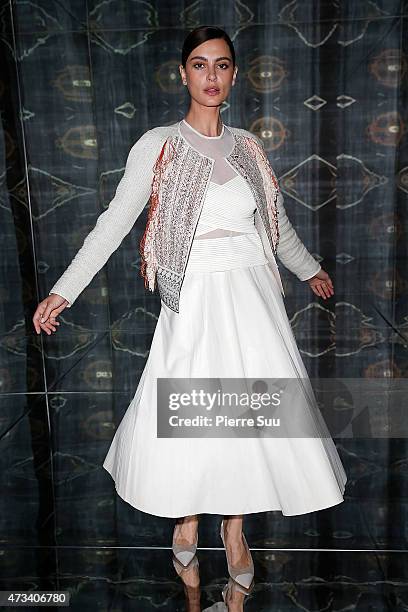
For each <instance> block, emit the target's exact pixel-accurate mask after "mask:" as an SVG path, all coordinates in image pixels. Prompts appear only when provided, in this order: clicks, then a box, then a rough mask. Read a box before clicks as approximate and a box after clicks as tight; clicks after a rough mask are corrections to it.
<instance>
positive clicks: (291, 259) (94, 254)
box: [49, 125, 321, 307]
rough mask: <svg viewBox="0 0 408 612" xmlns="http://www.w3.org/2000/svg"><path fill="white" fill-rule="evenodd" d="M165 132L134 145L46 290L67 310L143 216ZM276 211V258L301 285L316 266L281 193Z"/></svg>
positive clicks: (154, 131)
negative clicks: (103, 204) (108, 195)
mask: <svg viewBox="0 0 408 612" xmlns="http://www.w3.org/2000/svg"><path fill="white" fill-rule="evenodd" d="M227 127H229V129H230V130H233V131H235V132H239V133H244V134H247V135H250V136H252V138H255V139H256V140H257V141H258V142H259V143H260V144H261V145H262V146H263V144H262V141H261V140H260V139H258V138H257V137H256V136H254V135H253V134H250V132H247V131H246V130H243V129H240V128H233V127H230V126H227ZM168 128H174V125H172V126H159V127H156V128H152V129H150V130H148V131H147V132H145V133H144V134H143V135H142V136H141V137H140V138H139V139H138V140H137V141H136V142H135V143H134V144H133V146H132V147H131V149H130V151H129V153H128V156H127V161H126V167H125V172H124V174H123V177H122V179H121V180H120V182H119V184H118V186H117V188H116V192H115V195H114V197H113V199H112V200H111V202H110V203H109V206H108V208H107V209H106V210H105V211H104V212H102V213H101V214H100V215H99V217H98V218H97V220H96V224H95V226H94V228H93V229H92V230H91V231H90V232H89V234H88V235H87V236H86V237H85V239H84V242H83V244H82V246H81V248H80V249H79V250H78V252H77V253H76V255H75V257H74V258H73V259H72V261H71V263H70V264H69V266H68V267H67V269H66V270H65V272H64V273H63V274H62V275H61V276H60V278H59V279H58V280H57V282H56V283H55V284H54V285H53V287H52V288H51V290H50V291H49V294H51V293H55V294H58V295H60V296H61V297H63V298H65V299H66V300H67V301H68V307H71V306H72V305H73V304H74V302H75V300H76V299H77V297H78V296H79V295H80V294H81V293H82V291H83V290H84V289H85V288H86V287H87V286H88V285H89V283H90V282H91V280H92V279H93V277H94V276H95V275H96V274H97V272H98V271H99V270H100V269H101V268H102V267H103V266H104V265H105V263H106V262H107V260H108V259H109V257H110V256H111V254H112V253H113V252H114V251H115V250H116V249H117V248H118V247H119V245H120V244H121V242H122V241H123V239H124V237H125V236H126V235H127V234H128V233H129V232H130V230H131V229H132V227H133V226H134V224H135V222H136V220H137V218H138V217H139V215H140V214H141V213H142V212H143V210H144V207H145V206H146V204H147V202H148V200H149V198H150V193H151V184H152V180H153V166H154V163H155V161H156V159H157V157H158V155H159V153H160V150H161V148H162V146H163V144H164V142H165V140H166V138H167V136H168ZM278 210H279V234H280V238H279V244H278V249H277V256H278V258H279V260H280V261H281V262H282V263H283V265H284V266H285V267H286V268H288V269H289V270H290V271H291V272H293V274H295V275H296V276H297V277H298V278H299V279H300V280H302V281H304V280H307V279H309V278H312V277H313V276H314V275H315V274H317V272H319V270H320V269H321V266H320V264H319V263H318V262H317V261H316V260H315V259H314V258H313V257H312V255H311V254H310V253H309V251H308V250H307V249H306V247H305V246H304V244H303V243H302V241H301V240H300V238H299V237H298V235H297V233H296V231H295V230H294V228H293V226H292V224H291V223H290V221H289V219H288V216H287V214H286V211H285V208H284V205H283V197H282V195H281V194H280V197H279V198H278Z"/></svg>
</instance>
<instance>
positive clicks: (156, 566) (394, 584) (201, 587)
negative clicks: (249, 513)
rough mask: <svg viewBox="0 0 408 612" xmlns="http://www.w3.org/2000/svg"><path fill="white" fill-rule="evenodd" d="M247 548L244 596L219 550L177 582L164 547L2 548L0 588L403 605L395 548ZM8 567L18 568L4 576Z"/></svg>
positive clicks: (86, 601) (265, 604)
mask: <svg viewBox="0 0 408 612" xmlns="http://www.w3.org/2000/svg"><path fill="white" fill-rule="evenodd" d="M251 549H252V556H253V559H254V563H255V581H254V583H253V586H252V589H251V590H250V592H249V594H248V595H246V594H243V593H241V592H239V590H237V589H236V588H233V587H232V586H231V581H229V580H228V574H227V566H226V559H225V552H224V550H223V549H221V548H218V549H216V548H215V549H206V548H202V549H200V548H199V549H198V551H197V558H198V561H199V563H198V564H197V565H195V567H194V568H193V569H192V570H191V571H190V570H186V572H183V574H182V576H183V577H184V579H183V580H182V579H181V577H180V576H179V575H178V573H177V572H176V571H175V567H174V565H173V555H172V551H171V549H170V548H169V549H161V548H157V549H152V548H150V549H143V548H139V549H132V548H125V547H124V548H109V547H101V548H95V547H90V548H86V547H81V548H76V547H72V548H69V547H66V548H64V549H59V550H58V551H56V550H55V549H49V548H44V549H26V550H24V549H14V550H10V549H2V550H0V559H1V590H6V589H13V588H14V589H17V588H18V589H22V590H30V591H33V590H38V591H40V590H47V589H51V590H58V589H59V590H66V591H69V593H70V609H71V610H81V611H82V610H95V611H96V610H98V611H103V610H111V611H125V610H134V611H137V612H145V611H146V612H148V611H153V610H165V611H166V612H167V611H168V612H171V611H182V610H186V611H189V612H197V611H202V612H204V611H205V610H211V611H214V612H217V611H218V610H227V609H229V610H232V611H235V610H243V609H245V610H256V611H257V612H261V611H269V610H270V611H272V610H273V611H289V610H291V611H292V610H293V611H295V610H296V611H299V610H301V611H317V610H324V611H326V610H327V611H328V610H333V611H334V610H339V611H340V610H344V611H346V610H347V611H351V610H358V611H359V612H366V611H369V610H370V611H374V610H375V611H376V612H377V611H378V612H380V611H382V610H387V611H391V610H392V611H397V610H401V611H402V610H407V609H408V586H407V581H406V577H407V567H408V565H407V556H406V554H404V553H403V552H387V553H382V552H369V551H361V552H347V551H341V552H336V551H333V552H326V551H324V552H323V551H313V552H309V551H289V550H287V551H273V550H269V551H268V550H260V549H255V548H254V547H251ZM193 565H194V564H193ZM16 567H19V568H20V569H22V568H25V571H23V572H22V574H21V575H20V576H19V577H18V578H8V577H7V573H8V574H9V576H13V575H15V568H16ZM40 576H42V577H43V578H41V577H40ZM228 583H229V588H228V589H227V593H224V595H225V598H226V601H227V603H228V607H226V605H225V603H224V599H223V596H222V591H223V589H225V588H226V585H228ZM10 609H11V608H10ZM33 609H34V608H33ZM53 609H56V608H53Z"/></svg>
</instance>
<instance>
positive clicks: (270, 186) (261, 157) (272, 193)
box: [245, 136, 280, 256]
mask: <svg viewBox="0 0 408 612" xmlns="http://www.w3.org/2000/svg"><path fill="white" fill-rule="evenodd" d="M245 138H246V142H247V145H248V147H249V149H250V150H251V151H252V153H253V155H254V157H255V159H256V161H257V164H258V168H259V170H260V172H261V174H262V180H263V185H264V190H265V195H266V202H267V209H268V215H269V219H270V221H271V227H272V242H273V249H272V250H273V252H274V255H275V256H276V253H277V249H278V244H279V222H278V215H279V210H278V205H277V202H278V196H279V192H280V188H279V184H278V181H277V180H276V177H275V175H274V172H273V170H272V168H271V166H270V163H269V160H268V157H267V155H266V153H265V151H264V150H263V149H262V147H261V146H260V145H259V144H258V143H257V142H256V141H255V140H254V139H253V138H251V137H250V136H246V137H245Z"/></svg>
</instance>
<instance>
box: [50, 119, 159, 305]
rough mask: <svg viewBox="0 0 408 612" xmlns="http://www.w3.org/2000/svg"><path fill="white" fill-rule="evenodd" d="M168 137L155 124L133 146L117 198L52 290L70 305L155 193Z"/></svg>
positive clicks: (98, 219)
mask: <svg viewBox="0 0 408 612" xmlns="http://www.w3.org/2000/svg"><path fill="white" fill-rule="evenodd" d="M164 141H165V136H164V135H162V134H161V133H160V132H159V131H157V129H155V128H153V129H152V130H148V131H147V132H145V133H144V134H143V135H142V136H141V137H140V138H139V140H137V141H136V143H135V144H134V145H133V146H132V148H131V149H130V151H129V154H128V157H127V161H126V168H125V172H124V174H123V177H122V178H121V180H120V182H119V184H118V186H117V188H116V192H115V196H114V198H113V199H112V200H111V202H110V203H109V206H108V208H107V209H106V210H105V211H104V212H103V213H101V214H100V215H99V217H98V218H97V220H96V224H95V227H94V228H93V229H92V230H91V231H90V232H89V234H88V235H87V236H86V238H85V240H84V242H83V244H82V246H81V248H80V249H79V251H78V252H77V253H76V255H75V257H74V258H73V260H72V261H71V263H70V264H69V266H68V267H67V269H66V270H65V272H64V273H63V274H62V276H61V277H60V278H59V279H58V280H57V282H56V283H55V284H54V285H53V287H52V289H51V290H50V292H49V294H57V295H59V296H61V297H63V298H65V300H67V302H68V304H66V307H68V308H70V307H71V306H72V304H73V303H74V302H75V300H76V299H77V297H78V296H79V295H80V293H81V292H82V291H83V290H84V289H85V287H87V285H88V284H89V283H90V282H91V280H92V279H93V277H94V276H95V275H96V273H97V272H98V271H99V270H100V269H101V268H102V267H103V266H104V265H105V263H106V262H107V260H108V259H109V257H110V256H111V254H112V253H113V252H114V251H115V250H116V249H117V248H118V247H119V245H120V244H121V242H122V240H123V239H124V237H125V236H126V235H127V234H128V233H129V232H130V230H131V229H132V227H133V225H134V224H135V221H136V219H137V218H138V217H139V215H140V214H141V213H142V211H143V209H144V207H145V205H146V203H147V202H148V200H149V197H150V193H151V184H152V180H153V166H154V163H155V161H156V158H157V156H158V155H159V153H160V148H161V146H162V144H163V143H164Z"/></svg>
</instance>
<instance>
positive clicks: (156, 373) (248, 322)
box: [103, 234, 347, 518]
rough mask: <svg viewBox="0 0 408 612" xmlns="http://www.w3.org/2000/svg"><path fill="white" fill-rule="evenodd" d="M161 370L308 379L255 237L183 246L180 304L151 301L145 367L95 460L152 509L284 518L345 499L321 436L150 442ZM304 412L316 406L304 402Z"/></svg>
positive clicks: (342, 480) (336, 462) (121, 490)
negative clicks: (156, 310) (153, 311)
mask: <svg viewBox="0 0 408 612" xmlns="http://www.w3.org/2000/svg"><path fill="white" fill-rule="evenodd" d="M226 253H227V254H228V256H225V254H226ZM223 254H224V256H223ZM204 263H206V267H205V265H204ZM160 377H164V378H170V377H182V378H188V377H191V378H195V377H196V378H200V377H202V378H203V377H233V378H238V377H239V378H241V377H265V378H296V377H297V378H299V377H303V378H307V379H308V374H307V371H306V369H305V366H304V364H303V361H302V358H301V355H300V353H299V350H298V348H297V345H296V341H295V338H294V335H293V332H292V329H291V326H290V322H289V320H288V316H287V313H286V309H285V305H284V302H283V299H282V295H281V293H280V290H279V287H278V283H277V280H276V279H275V276H274V274H273V272H272V270H271V268H270V266H269V264H268V263H267V260H266V258H265V255H264V252H263V248H262V243H261V242H260V238H259V236H258V234H256V235H254V234H250V235H248V234H245V235H240V236H234V237H225V238H212V239H207V240H198V241H194V242H193V248H192V250H191V252H190V258H189V262H188V265H187V270H186V275H185V278H184V282H183V285H182V289H181V295H180V312H179V313H176V312H174V311H172V310H171V309H170V308H168V307H167V306H166V305H165V304H164V303H162V304H161V311H160V315H159V318H158V321H157V325H156V329H155V332H154V335H153V340H152V345H151V348H150V352H149V356H148V359H147V361H146V365H145V368H144V370H143V372H142V375H141V378H140V381H139V384H138V386H137V389H136V393H135V395H134V398H133V400H132V402H131V404H130V406H129V407H128V409H127V411H126V413H125V415H124V417H123V419H122V421H121V422H120V424H119V426H118V428H117V430H116V433H115V436H114V438H113V440H112V443H111V446H110V448H109V451H108V453H107V455H106V458H105V461H104V463H103V467H104V468H105V469H106V470H107V471H108V472H109V473H110V474H111V476H112V478H113V480H114V482H115V487H116V491H117V493H118V494H119V496H120V497H121V498H122V499H123V500H125V501H126V502H128V503H129V504H130V505H132V506H133V507H135V508H137V509H138V510H141V511H143V512H147V513H149V514H152V515H155V516H162V517H170V518H173V517H182V516H187V515H192V514H201V513H208V514H219V515H229V514H249V513H255V512H266V511H271V510H280V511H281V512H282V514H284V515H288V516H289V515H299V514H306V513H309V512H314V511H316V510H321V509H323V508H328V507H330V506H334V505H336V504H339V503H341V502H342V501H343V493H344V489H345V484H346V482H347V477H346V473H345V471H344V468H343V465H342V463H341V460H340V457H339V455H338V453H337V449H336V447H335V445H334V442H333V440H332V439H331V437H330V435H329V436H328V437H327V436H326V437H321V438H320V437H299V438H291V437H288V438H284V437H246V438H242V437H238V438H237V437H231V438H208V437H205V438H196V437H194V438H158V437H157V413H156V391H157V388H156V381H157V378H160ZM308 380H309V379H308ZM304 410H305V414H306V412H307V411H311V410H317V411H318V408H317V406H315V405H312V406H311V405H310V404H309V403H308V402H306V401H305V406H304ZM319 415H320V413H319ZM319 415H316V414H315V415H313V416H314V417H317V420H319V418H320V417H321V415H320V416H319ZM322 431H323V430H322Z"/></svg>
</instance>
